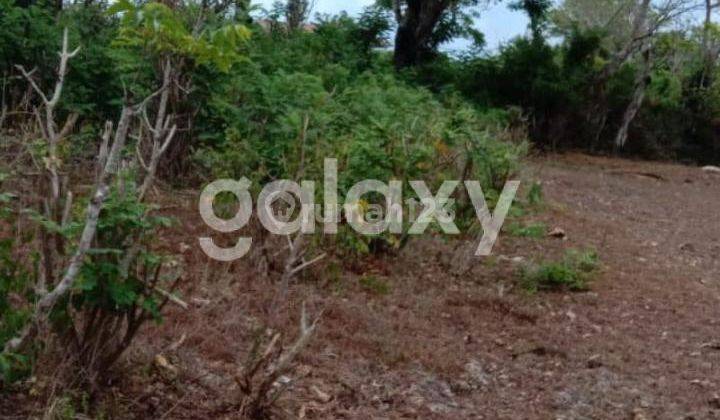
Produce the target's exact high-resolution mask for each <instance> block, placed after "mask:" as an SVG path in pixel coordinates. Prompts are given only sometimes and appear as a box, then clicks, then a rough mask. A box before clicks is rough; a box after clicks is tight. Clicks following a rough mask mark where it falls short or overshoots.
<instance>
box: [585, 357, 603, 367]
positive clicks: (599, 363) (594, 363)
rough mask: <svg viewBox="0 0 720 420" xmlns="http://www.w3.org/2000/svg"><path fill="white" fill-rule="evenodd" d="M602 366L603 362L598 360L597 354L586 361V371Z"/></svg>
mask: <svg viewBox="0 0 720 420" xmlns="http://www.w3.org/2000/svg"><path fill="white" fill-rule="evenodd" d="M602 366H603V362H602V360H601V359H600V355H599V354H595V355H593V356H590V358H589V359H588V361H587V367H588V369H597V368H600V367H602Z"/></svg>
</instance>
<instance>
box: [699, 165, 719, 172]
mask: <svg viewBox="0 0 720 420" xmlns="http://www.w3.org/2000/svg"><path fill="white" fill-rule="evenodd" d="M702 170H703V172H705V173H710V174H720V167H717V166H712V165H711V166H703V168H702Z"/></svg>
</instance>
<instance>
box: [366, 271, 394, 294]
mask: <svg viewBox="0 0 720 420" xmlns="http://www.w3.org/2000/svg"><path fill="white" fill-rule="evenodd" d="M359 283H360V286H361V287H362V288H363V289H364V290H365V291H367V292H369V293H372V294H375V295H379V296H385V295H388V294H390V284H388V282H387V281H385V280H383V279H380V278H378V277H376V276H373V275H365V276H362V277H360V280H359Z"/></svg>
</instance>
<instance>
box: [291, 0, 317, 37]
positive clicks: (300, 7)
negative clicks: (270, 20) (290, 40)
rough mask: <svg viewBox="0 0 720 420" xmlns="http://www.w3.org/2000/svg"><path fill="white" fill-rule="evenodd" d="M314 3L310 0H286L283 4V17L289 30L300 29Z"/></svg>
mask: <svg viewBox="0 0 720 420" xmlns="http://www.w3.org/2000/svg"><path fill="white" fill-rule="evenodd" d="M314 3H315V2H314V1H311V0H288V2H287V4H286V5H285V19H287V25H288V29H289V30H291V31H293V30H296V29H300V27H301V26H302V25H303V23H305V21H306V20H307V19H308V17H309V16H310V12H312V9H313V7H314Z"/></svg>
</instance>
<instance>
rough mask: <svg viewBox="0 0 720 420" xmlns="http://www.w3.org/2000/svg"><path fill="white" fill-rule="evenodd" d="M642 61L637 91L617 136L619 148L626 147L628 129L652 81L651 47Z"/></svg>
mask: <svg viewBox="0 0 720 420" xmlns="http://www.w3.org/2000/svg"><path fill="white" fill-rule="evenodd" d="M642 62H643V67H642V69H641V70H640V72H639V73H638V76H637V80H636V82H635V93H634V94H633V98H632V100H631V101H630V104H629V105H628V107H627V109H626V110H625V115H623V121H622V125H621V126H620V130H619V131H618V133H617V136H616V137H615V147H616V148H618V149H622V148H623V147H625V143H626V141H627V136H628V130H629V129H630V123H632V122H633V120H634V119H635V117H636V116H637V113H638V111H640V107H641V106H642V103H643V100H644V99H645V90H646V88H647V85H648V83H649V82H650V68H651V67H652V62H651V57H650V48H647V50H646V51H644V52H643V61H642Z"/></svg>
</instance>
